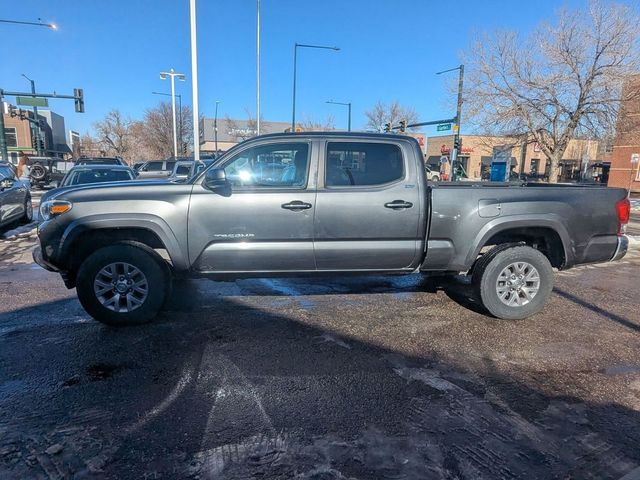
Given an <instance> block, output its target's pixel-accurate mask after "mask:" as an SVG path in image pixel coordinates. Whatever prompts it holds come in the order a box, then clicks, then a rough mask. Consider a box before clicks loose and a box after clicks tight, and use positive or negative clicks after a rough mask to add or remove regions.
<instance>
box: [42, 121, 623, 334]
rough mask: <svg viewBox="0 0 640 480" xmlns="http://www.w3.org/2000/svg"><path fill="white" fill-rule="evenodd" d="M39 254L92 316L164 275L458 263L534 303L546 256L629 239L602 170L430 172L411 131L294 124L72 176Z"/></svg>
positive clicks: (507, 298) (137, 301)
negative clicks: (139, 173) (164, 163)
mask: <svg viewBox="0 0 640 480" xmlns="http://www.w3.org/2000/svg"><path fill="white" fill-rule="evenodd" d="M40 211H41V218H42V223H40V225H39V237H40V247H39V248H37V249H36V250H35V251H34V258H35V260H36V262H37V263H39V264H40V265H41V266H43V267H44V268H46V269H48V270H52V271H57V272H60V273H61V275H62V278H63V279H64V282H65V284H66V285H67V287H69V288H73V287H74V286H75V287H76V289H77V293H78V297H79V299H80V302H81V303H82V305H83V306H84V308H85V309H86V310H87V312H89V314H90V315H92V316H93V317H94V318H96V319H97V320H99V321H101V322H104V323H107V324H111V325H124V324H132V323H142V322H145V321H148V320H150V319H152V318H153V317H154V316H155V315H156V314H157V313H158V311H159V310H160V309H161V308H162V306H163V302H164V301H165V298H166V296H167V294H168V293H169V291H170V288H171V283H172V279H175V278H181V277H205V276H206V277H211V278H217V279H236V278H246V277H266V276H280V277H288V276H300V275H308V276H313V275H326V274H331V275H339V274H353V273H357V274H416V273H427V274H428V273H433V272H438V273H439V274H451V275H455V274H460V273H466V274H467V275H469V276H470V277H471V279H472V282H473V284H474V285H475V288H476V292H477V296H478V298H479V299H480V300H481V302H482V304H483V305H484V306H485V308H486V310H487V311H488V312H489V313H490V314H492V315H494V316H496V317H498V318H504V319H521V318H525V317H527V316H530V315H532V314H534V313H536V312H538V311H539V310H540V309H541V308H542V307H543V306H544V304H545V302H546V301H547V299H548V298H549V295H550V294H551V290H552V287H553V275H554V274H553V268H557V269H567V268H570V267H573V266H575V265H578V264H583V263H590V262H607V261H612V260H618V259H620V258H622V257H623V256H624V254H625V252H626V249H627V238H626V237H625V236H624V228H625V227H624V224H625V223H626V222H627V221H628V216H629V202H628V199H627V198H626V192H625V191H624V190H622V189H615V188H603V187H596V186H569V185H541V184H526V183H518V184H508V183H505V184H493V183H470V182H464V183H459V184H456V183H433V184H431V183H429V182H427V180H426V176H425V173H424V164H423V156H422V153H421V151H420V147H419V145H418V143H417V142H416V141H415V140H414V139H413V138H410V137H406V136H399V135H386V134H385V135H383V134H368V133H297V134H274V135H265V136H262V137H256V138H253V139H251V140H248V141H246V142H244V143H241V144H239V145H237V146H236V147H234V148H233V149H231V150H229V151H228V152H227V153H226V154H225V155H223V156H222V157H220V158H219V159H217V160H216V161H215V162H214V163H213V164H212V165H211V166H209V167H208V168H207V169H206V170H204V171H203V172H201V173H199V174H197V175H196V176H194V177H193V178H190V179H189V180H187V181H186V183H167V182H166V181H163V182H153V181H144V182H127V183H126V184H125V183H120V184H117V183H114V184H100V185H89V186H80V187H78V188H74V189H71V190H67V191H64V192H63V193H61V194H59V195H57V196H53V197H51V198H50V199H49V200H48V201H46V202H44V203H43V204H42V206H41V210H40Z"/></svg>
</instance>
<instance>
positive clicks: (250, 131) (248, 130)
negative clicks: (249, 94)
mask: <svg viewBox="0 0 640 480" xmlns="http://www.w3.org/2000/svg"><path fill="white" fill-rule="evenodd" d="M244 111H245V113H246V115H247V123H246V126H245V127H241V126H240V125H238V122H236V121H235V120H233V119H232V118H231V117H229V115H228V114H227V115H225V116H224V120H225V123H226V124H227V127H228V129H229V131H228V134H229V135H230V136H232V137H233V138H235V140H236V142H242V141H244V140H247V139H249V138H252V137H255V136H256V135H257V134H258V122H257V120H256V118H255V116H254V115H253V114H252V113H251V111H250V110H249V109H248V108H245V109H244ZM260 128H261V129H262V130H265V131H268V129H269V124H268V123H267V122H265V121H264V120H263V118H262V116H260Z"/></svg>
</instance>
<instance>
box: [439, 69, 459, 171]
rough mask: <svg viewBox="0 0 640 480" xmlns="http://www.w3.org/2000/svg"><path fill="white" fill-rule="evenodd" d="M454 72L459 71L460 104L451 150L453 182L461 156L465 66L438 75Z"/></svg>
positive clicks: (457, 110)
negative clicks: (459, 156)
mask: <svg viewBox="0 0 640 480" xmlns="http://www.w3.org/2000/svg"><path fill="white" fill-rule="evenodd" d="M454 70H459V72H460V73H459V76H458V104H457V108H456V118H455V125H454V127H453V128H454V132H453V149H452V150H451V176H450V177H449V178H450V179H451V181H455V180H456V178H455V177H456V167H457V161H458V155H459V154H460V150H461V148H462V145H461V144H460V124H461V118H462V117H461V112H462V88H463V83H464V65H460V66H459V67H456V68H450V69H449V70H443V71H441V72H437V73H436V75H441V74H443V73H447V72H453V71H454Z"/></svg>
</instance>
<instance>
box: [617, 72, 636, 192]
mask: <svg viewBox="0 0 640 480" xmlns="http://www.w3.org/2000/svg"><path fill="white" fill-rule="evenodd" d="M639 93H640V75H634V76H633V77H631V78H630V79H629V81H628V82H627V83H626V84H625V86H624V88H623V90H622V98H623V99H627V100H626V101H623V102H622V104H621V105H620V113H619V115H618V122H617V123H616V135H615V141H614V144H613V153H612V154H611V170H610V172H609V186H610V187H622V188H631V191H632V192H636V193H640V162H639V163H638V164H636V165H635V167H633V168H632V164H631V156H632V155H633V154H635V153H637V154H640V95H639Z"/></svg>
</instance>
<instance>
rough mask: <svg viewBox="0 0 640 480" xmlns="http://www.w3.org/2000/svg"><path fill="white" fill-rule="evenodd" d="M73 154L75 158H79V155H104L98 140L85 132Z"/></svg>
mask: <svg viewBox="0 0 640 480" xmlns="http://www.w3.org/2000/svg"><path fill="white" fill-rule="evenodd" d="M74 147H75V145H74ZM74 150H75V148H74ZM73 153H74V155H75V156H76V157H79V156H81V155H84V156H95V157H98V156H103V155H105V154H106V152H105V151H104V148H103V146H102V145H101V143H100V140H98V139H97V138H95V137H94V136H92V135H91V134H90V133H88V132H85V133H84V134H83V135H82V136H81V137H80V144H79V145H78V150H77V151H74V152H73Z"/></svg>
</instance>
